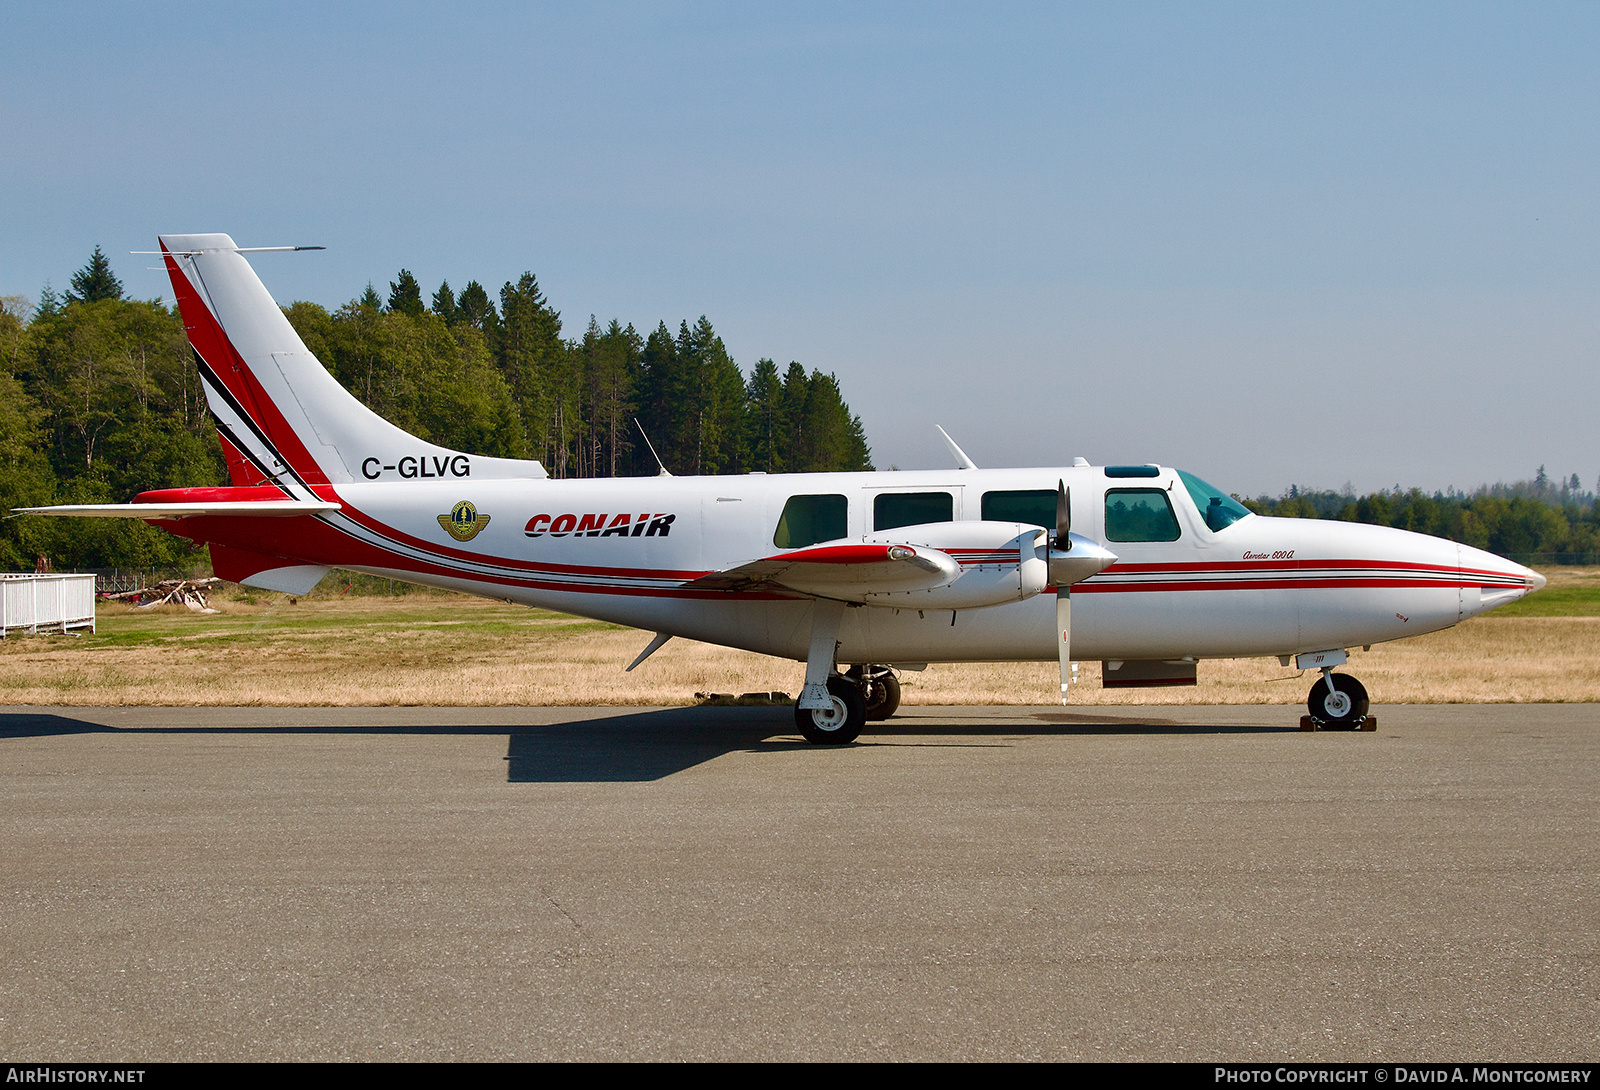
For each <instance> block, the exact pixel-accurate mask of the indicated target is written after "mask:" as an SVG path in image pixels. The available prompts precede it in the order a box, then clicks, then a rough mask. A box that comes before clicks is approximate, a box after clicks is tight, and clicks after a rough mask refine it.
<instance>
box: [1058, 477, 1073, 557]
mask: <svg viewBox="0 0 1600 1090" xmlns="http://www.w3.org/2000/svg"><path fill="white" fill-rule="evenodd" d="M1071 535H1072V493H1071V492H1069V491H1067V482H1066V481H1062V480H1058V481H1056V548H1058V549H1060V550H1061V551H1062V552H1070V551H1071V549H1072V536H1071Z"/></svg>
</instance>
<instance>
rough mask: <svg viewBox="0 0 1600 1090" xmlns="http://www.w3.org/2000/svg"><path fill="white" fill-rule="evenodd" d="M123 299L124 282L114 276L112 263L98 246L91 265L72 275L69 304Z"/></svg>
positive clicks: (68, 297) (91, 258)
mask: <svg viewBox="0 0 1600 1090" xmlns="http://www.w3.org/2000/svg"><path fill="white" fill-rule="evenodd" d="M121 298H122V281H120V280H118V279H117V278H116V277H115V276H113V275H112V273H111V262H110V261H107V260H106V255H105V254H103V253H102V252H101V251H100V247H98V246H96V247H95V248H94V253H93V254H91V255H90V257H89V264H87V265H85V266H84V267H83V268H81V269H79V270H78V271H77V272H75V273H73V274H72V290H71V291H69V292H67V302H69V303H98V302H100V300H102V299H121Z"/></svg>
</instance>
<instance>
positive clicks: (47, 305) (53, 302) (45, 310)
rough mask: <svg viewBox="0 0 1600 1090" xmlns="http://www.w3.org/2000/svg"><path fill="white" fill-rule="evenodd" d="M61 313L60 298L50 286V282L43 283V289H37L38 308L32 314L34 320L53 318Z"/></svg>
mask: <svg viewBox="0 0 1600 1090" xmlns="http://www.w3.org/2000/svg"><path fill="white" fill-rule="evenodd" d="M60 313H61V296H59V295H57V294H56V292H55V289H54V288H52V287H51V286H50V281H48V280H46V281H45V282H44V287H42V288H40V289H39V307H38V309H37V310H35V311H34V312H33V316H34V318H36V319H37V318H54V317H55V316H56V315H57V314H60Z"/></svg>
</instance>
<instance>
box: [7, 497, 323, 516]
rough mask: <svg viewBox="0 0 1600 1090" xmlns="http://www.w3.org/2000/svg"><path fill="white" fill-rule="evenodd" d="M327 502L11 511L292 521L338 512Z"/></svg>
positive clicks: (20, 509) (84, 505) (124, 505)
mask: <svg viewBox="0 0 1600 1090" xmlns="http://www.w3.org/2000/svg"><path fill="white" fill-rule="evenodd" d="M342 506H343V505H342V504H338V503H333V502H331V501H327V500H211V501H209V502H207V501H202V502H196V503H68V504H62V505H60V506H57V507H14V508H12V511H13V512H15V513H16V514H19V515H71V516H75V517H77V518H100V519H186V518H193V517H195V516H196V515H251V516H255V517H258V518H259V517H266V518H292V517H294V516H296V515H318V514H321V513H322V512H324V511H337V510H339V509H340V507H342Z"/></svg>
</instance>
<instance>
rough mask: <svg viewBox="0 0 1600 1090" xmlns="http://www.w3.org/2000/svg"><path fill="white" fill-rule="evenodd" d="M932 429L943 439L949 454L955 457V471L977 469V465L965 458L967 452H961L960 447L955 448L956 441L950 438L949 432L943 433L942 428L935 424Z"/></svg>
mask: <svg viewBox="0 0 1600 1090" xmlns="http://www.w3.org/2000/svg"><path fill="white" fill-rule="evenodd" d="M934 427H935V428H937V429H938V432H939V434H940V435H942V436H943V437H944V441H945V445H946V446H948V447H949V448H950V453H951V454H954V455H955V456H956V468H957V469H977V468H978V466H977V463H975V462H974V461H973V460H972V459H971V458H968V457H967V452H966V451H964V450H962V449H961V448H960V447H958V446H956V441H955V440H954V439H952V438H950V433H949V432H947V431H945V430H944V429H943V428H941V427H939V425H937V424H935V425H934Z"/></svg>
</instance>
